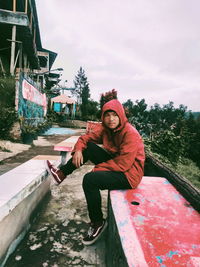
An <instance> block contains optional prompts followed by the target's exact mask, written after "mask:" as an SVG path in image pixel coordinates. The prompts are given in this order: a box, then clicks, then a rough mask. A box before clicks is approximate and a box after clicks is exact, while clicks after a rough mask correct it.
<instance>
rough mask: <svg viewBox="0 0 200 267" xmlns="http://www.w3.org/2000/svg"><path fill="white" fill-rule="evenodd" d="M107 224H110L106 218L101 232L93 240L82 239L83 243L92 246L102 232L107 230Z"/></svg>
mask: <svg viewBox="0 0 200 267" xmlns="http://www.w3.org/2000/svg"><path fill="white" fill-rule="evenodd" d="M107 226H108V222H107V221H106V220H105V223H104V226H103V228H102V230H101V232H100V234H99V235H97V236H96V237H95V238H94V239H93V240H91V241H84V240H82V243H83V244H84V245H86V246H90V245H92V244H94V243H95V242H96V241H97V240H98V239H99V238H100V237H101V236H102V234H103V232H104V231H105V230H106V228H107Z"/></svg>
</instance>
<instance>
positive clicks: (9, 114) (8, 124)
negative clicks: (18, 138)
mask: <svg viewBox="0 0 200 267" xmlns="http://www.w3.org/2000/svg"><path fill="white" fill-rule="evenodd" d="M0 114H1V120H0V129H1V131H0V139H9V138H10V130H11V129H12V126H13V124H14V123H15V122H16V121H17V113H16V111H15V110H14V108H4V107H0Z"/></svg>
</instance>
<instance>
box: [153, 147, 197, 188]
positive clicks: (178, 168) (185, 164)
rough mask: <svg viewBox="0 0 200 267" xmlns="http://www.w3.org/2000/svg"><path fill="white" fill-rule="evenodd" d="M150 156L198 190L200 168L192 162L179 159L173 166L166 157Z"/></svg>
mask: <svg viewBox="0 0 200 267" xmlns="http://www.w3.org/2000/svg"><path fill="white" fill-rule="evenodd" d="M151 153H152V152H151ZM152 154H153V155H154V156H155V158H157V159H158V160H160V161H161V162H162V163H163V164H165V165H166V166H167V167H169V168H170V169H171V170H172V171H174V172H176V173H177V174H178V175H180V176H183V177H184V178H185V179H186V180H188V181H190V182H191V183H192V184H193V185H194V186H195V187H196V188H198V189H200V168H199V167H198V166H197V165H196V163H194V162H193V161H192V160H190V159H187V158H181V159H180V160H179V162H178V163H177V164H176V165H173V164H172V163H171V162H170V161H169V160H168V159H167V158H166V157H164V156H162V155H160V154H156V153H152Z"/></svg>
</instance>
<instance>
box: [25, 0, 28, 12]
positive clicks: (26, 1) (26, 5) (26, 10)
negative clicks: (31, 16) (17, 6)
mask: <svg viewBox="0 0 200 267" xmlns="http://www.w3.org/2000/svg"><path fill="white" fill-rule="evenodd" d="M24 12H25V13H26V14H27V13H28V0H25V10H24Z"/></svg>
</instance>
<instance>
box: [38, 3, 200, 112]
mask: <svg viewBox="0 0 200 267" xmlns="http://www.w3.org/2000/svg"><path fill="white" fill-rule="evenodd" d="M36 6H37V12H38V19H39V27H40V34H41V39H42V45H43V47H44V48H46V49H49V50H52V51H54V52H56V53H58V57H57V59H56V61H55V63H54V65H53V68H57V67H62V68H64V72H63V79H64V80H68V86H69V87H70V86H73V80H74V77H75V75H76V74H77V72H78V70H79V68H80V66H82V67H83V69H84V70H85V73H86V76H87V78H88V82H89V84H90V91H91V97H92V98H93V99H94V100H97V101H98V100H99V99H100V93H102V92H107V91H110V90H111V89H113V88H115V89H116V90H117V91H118V98H119V100H120V101H122V102H125V101H126V100H128V99H131V100H132V101H133V102H135V100H137V99H138V100H141V99H142V98H144V99H145V101H146V103H147V104H148V105H149V106H150V105H153V104H155V103H158V104H160V105H161V106H162V105H163V104H167V103H168V102H169V101H173V102H174V105H175V107H178V106H179V105H180V104H184V105H186V106H187V107H188V110H192V111H200V15H199V12H200V1H199V0H163V1H161V0H36Z"/></svg>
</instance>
